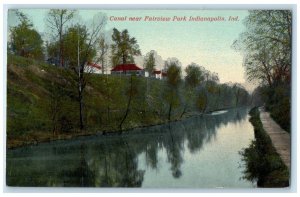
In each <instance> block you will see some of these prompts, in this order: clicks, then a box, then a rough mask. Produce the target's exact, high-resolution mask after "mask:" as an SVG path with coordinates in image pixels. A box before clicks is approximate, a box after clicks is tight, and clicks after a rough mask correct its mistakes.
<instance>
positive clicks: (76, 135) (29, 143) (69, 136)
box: [6, 106, 246, 150]
mask: <svg viewBox="0 0 300 197" xmlns="http://www.w3.org/2000/svg"><path fill="white" fill-rule="evenodd" d="M240 107H241V106H240ZM240 107H236V108H221V109H217V110H214V111H208V112H206V113H201V112H188V113H186V115H184V116H183V117H182V118H178V119H174V120H172V121H165V122H164V121H163V122H158V123H156V124H148V125H139V126H136V127H131V128H126V129H124V130H122V132H120V131H119V130H108V131H106V130H103V131H96V132H87V131H85V130H84V131H80V132H74V133H71V134H60V135H57V136H55V137H53V135H51V136H49V135H48V136H46V137H44V138H39V139H30V140H29V141H18V140H16V141H14V142H13V143H10V144H8V143H7V142H8V140H7V136H6V149H7V150H14V149H17V148H22V147H26V146H32V145H34V146H37V145H38V144H41V143H50V142H55V141H60V140H74V139H76V138H79V137H88V136H103V137H105V136H117V135H119V136H121V135H123V134H128V133H130V131H131V130H133V129H142V128H145V127H153V126H159V125H163V124H168V123H173V122H178V121H182V120H185V119H188V118H191V117H195V116H203V115H211V114H212V113H213V112H218V111H222V110H230V109H238V108H240ZM242 107H246V106H242Z"/></svg>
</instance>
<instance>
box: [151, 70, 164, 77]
mask: <svg viewBox="0 0 300 197" xmlns="http://www.w3.org/2000/svg"><path fill="white" fill-rule="evenodd" d="M161 73H162V71H161V70H156V69H154V70H153V72H152V76H153V77H155V78H156V79H161V78H162V76H161Z"/></svg>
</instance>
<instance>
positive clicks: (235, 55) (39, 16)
mask: <svg viewBox="0 0 300 197" xmlns="http://www.w3.org/2000/svg"><path fill="white" fill-rule="evenodd" d="M21 11H22V12H24V13H25V14H27V15H28V16H29V19H30V20H31V21H32V22H33V24H34V27H35V28H36V29H37V30H38V31H39V32H46V24H45V17H46V13H47V11H48V10H45V9H21ZM98 12H102V13H104V14H106V15H107V17H108V21H107V25H106V27H105V29H106V31H109V30H111V29H112V28H117V29H119V30H120V31H121V30H123V29H128V31H129V34H130V35H131V36H133V37H135V38H136V40H137V42H138V44H139V46H140V49H141V52H142V55H145V54H146V53H148V52H149V51H151V50H155V51H157V53H158V55H160V56H161V57H162V58H163V59H164V60H166V59H168V58H171V57H176V58H178V59H179V61H180V62H181V63H182V66H183V69H184V67H186V66H187V65H188V64H190V63H191V62H195V63H197V64H199V65H201V66H204V67H205V68H206V69H208V70H210V71H212V72H217V73H218V74H219V78H220V82H221V83H226V82H230V81H231V82H238V83H245V74H244V68H243V66H242V63H243V57H242V54H240V53H239V52H236V51H235V50H233V49H232V48H231V45H232V43H233V41H234V40H235V39H237V38H238V36H239V34H240V33H242V32H243V31H244V30H245V27H244V25H243V23H242V21H243V19H244V18H245V17H246V16H247V15H248V11H247V10H79V15H80V17H81V18H82V20H83V21H90V20H91V19H92V17H93V16H94V15H95V14H96V13H98ZM112 16H114V17H125V16H127V21H111V20H110V18H111V17H112ZM146 16H150V17H152V16H153V17H161V16H162V17H171V20H172V18H173V17H174V16H178V17H184V16H186V19H187V20H188V19H189V17H190V16H192V17H197V16H199V17H219V18H222V17H224V19H225V20H226V21H215V22H209V21H202V22H199V21H192V22H191V21H170V22H148V21H144V18H145V17H146ZM229 16H232V17H236V16H238V21H229V20H228V19H229ZM129 17H142V19H141V21H135V22H132V21H129V20H128V19H129ZM8 24H9V25H14V24H16V18H15V17H14V16H13V15H12V14H9V15H8ZM140 66H142V65H140Z"/></svg>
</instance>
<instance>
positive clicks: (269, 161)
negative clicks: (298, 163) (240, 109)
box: [241, 108, 289, 187]
mask: <svg viewBox="0 0 300 197" xmlns="http://www.w3.org/2000/svg"><path fill="white" fill-rule="evenodd" d="M249 114H250V116H251V118H250V122H251V123H252V125H253V127H254V133H255V140H254V141H252V143H251V145H250V147H249V148H246V149H245V150H244V151H243V152H242V153H241V154H242V155H243V160H244V161H245V163H246V170H245V176H244V178H245V179H247V180H250V181H257V186H258V187H288V186H289V170H288V168H287V167H286V166H285V164H284V163H283V161H282V160H281V158H280V156H279V155H278V153H277V152H276V150H275V148H274V147H273V145H272V141H271V139H270V137H269V136H268V134H267V133H266V131H265V130H264V129H263V125H262V123H261V120H260V116H259V110H258V108H253V109H252V110H251V111H250V112H249Z"/></svg>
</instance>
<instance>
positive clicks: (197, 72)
mask: <svg viewBox="0 0 300 197" xmlns="http://www.w3.org/2000/svg"><path fill="white" fill-rule="evenodd" d="M185 72H186V76H185V81H186V84H187V85H188V86H191V87H193V88H195V87H196V86H197V85H199V83H200V82H201V81H203V80H204V75H203V74H204V73H203V72H202V71H201V69H200V66H199V65H197V64H195V63H191V64H189V65H188V66H187V67H186V68H185Z"/></svg>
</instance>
